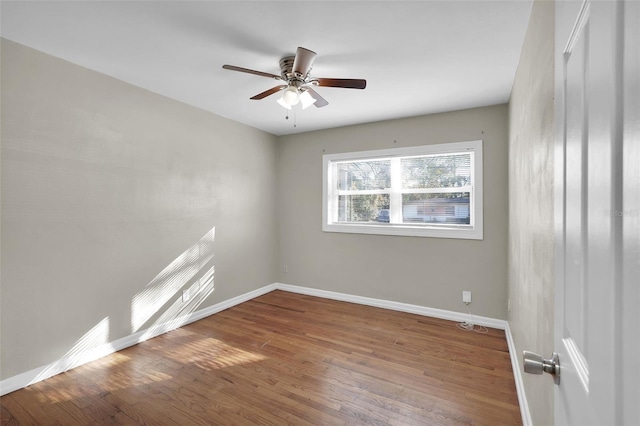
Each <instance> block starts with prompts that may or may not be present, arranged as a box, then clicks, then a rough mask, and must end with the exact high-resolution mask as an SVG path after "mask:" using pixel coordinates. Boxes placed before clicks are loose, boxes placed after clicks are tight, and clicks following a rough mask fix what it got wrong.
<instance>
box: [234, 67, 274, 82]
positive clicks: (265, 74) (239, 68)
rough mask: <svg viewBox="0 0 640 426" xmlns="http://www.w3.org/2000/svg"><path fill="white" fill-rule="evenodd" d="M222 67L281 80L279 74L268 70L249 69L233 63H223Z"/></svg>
mask: <svg viewBox="0 0 640 426" xmlns="http://www.w3.org/2000/svg"><path fill="white" fill-rule="evenodd" d="M222 68H224V69H225V70H230V71H240V72H246V73H247V74H254V75H259V76H262V77H269V78H275V79H276V80H282V77H280V76H279V75H275V74H271V73H268V72H262V71H256V70H250V69H249V68H242V67H236V66H235V65H223V66H222Z"/></svg>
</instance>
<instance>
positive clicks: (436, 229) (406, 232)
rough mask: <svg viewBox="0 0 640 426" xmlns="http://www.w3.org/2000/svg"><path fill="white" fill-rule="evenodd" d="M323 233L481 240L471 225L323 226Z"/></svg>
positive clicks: (338, 224)
mask: <svg viewBox="0 0 640 426" xmlns="http://www.w3.org/2000/svg"><path fill="white" fill-rule="evenodd" d="M322 230H323V231H324V232H342V233H347V234H377V235H398V236H405V237H429V238H453V239H464V240H482V239H483V235H482V230H479V229H474V227H473V226H471V225H452V226H446V225H444V226H411V225H389V224H385V225H375V224H370V223H367V224H366V225H365V224H362V225H359V224H352V223H350V224H342V223H332V224H327V223H325V224H323V225H322Z"/></svg>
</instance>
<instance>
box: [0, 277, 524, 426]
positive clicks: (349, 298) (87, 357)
mask: <svg viewBox="0 0 640 426" xmlns="http://www.w3.org/2000/svg"><path fill="white" fill-rule="evenodd" d="M273 290H283V291H288V292H291V293H299V294H306V295H308V296H317V297H322V298H325V299H332V300H340V301H343V302H351V303H357V304H360V305H367V306H374V307H378V308H384V309H390V310H394V311H400V312H407V313H412V314H417V315H424V316H427V317H434V318H441V319H446V320H450V321H458V322H463V321H468V320H469V314H465V313H462V312H453V311H447V310H443V309H435V308H429V307H426V306H419V305H412V304H409V303H401V302H394V301H390V300H383V299H374V298H371V297H364V296H355V295H351V294H345V293H338V292H334V291H327V290H320V289H315V288H310V287H300V286H295V285H290V284H283V283H273V284H269V285H267V286H264V287H261V288H258V289H256V290H253V291H250V292H248V293H244V294H241V295H239V296H236V297H233V298H231V299H229V300H225V301H223V302H220V303H217V304H215V305H213V306H209V307H207V308H204V309H201V310H199V311H196V312H193V313H191V314H189V315H187V316H185V317H182V318H178V319H176V320H172V321H170V322H168V323H164V324H160V325H156V326H154V327H152V329H146V330H141V331H138V332H137V333H134V334H131V335H129V336H125V337H123V338H121V339H118V340H115V341H113V342H110V343H108V344H104V345H101V346H98V347H96V348H92V349H90V350H89V351H85V352H83V353H82V354H74V355H73V356H72V357H67V358H65V357H63V358H61V359H60V360H58V361H55V362H53V363H51V364H49V365H45V366H43V367H39V368H35V369H33V370H30V371H27V372H24V373H21V374H18V375H16V376H13V377H9V378H8V379H5V380H2V381H0V396H1V395H6V394H8V393H10V392H13V391H16V390H18V389H22V388H24V387H27V386H29V385H32V384H34V383H37V382H39V381H42V380H45V379H48V378H49V377H53V376H55V375H57V374H60V373H63V372H65V371H68V370H70V369H72V368H75V367H79V366H80V365H83V364H86V363H88V362H91V361H94V360H96V359H98V358H102V357H104V356H107V355H110V354H112V353H114V352H117V351H120V350H122V349H125V348H128V347H129V346H133V345H135V344H137V343H140V342H143V341H145V340H148V339H151V338H153V337H156V336H158V335H160V334H163V333H166V332H168V331H171V330H174V329H176V328H178V327H181V326H183V325H186V324H189V323H192V322H194V321H198V320H200V319H202V318H205V317H208V316H210V315H213V314H215V313H218V312H220V311H223V310H225V309H228V308H231V307H233V306H235V305H238V304H240V303H243V302H246V301H248V300H251V299H253V298H256V297H258V296H262V295H263V294H266V293H269V292H271V291H273ZM473 323H474V324H477V325H483V326H485V327H492V328H497V329H500V330H505V334H506V337H507V344H508V346H509V353H510V356H511V366H512V368H513V375H514V378H515V382H516V390H517V393H518V402H519V404H520V412H521V413H522V422H523V425H524V426H530V425H531V424H532V423H531V413H530V412H529V407H528V405H527V400H526V396H525V393H524V386H523V381H522V373H521V372H520V367H519V364H518V359H517V354H516V349H515V346H514V343H513V337H512V336H511V331H510V329H509V323H508V322H507V321H505V320H500V319H495V318H489V317H482V316H477V315H474V316H473Z"/></svg>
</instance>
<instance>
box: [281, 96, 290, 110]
mask: <svg viewBox="0 0 640 426" xmlns="http://www.w3.org/2000/svg"><path fill="white" fill-rule="evenodd" d="M278 103H279V104H280V106H281V107H282V108H285V109H288V110H291V105H289V104H288V103H286V102H285V101H284V100H282V98H280V99H278Z"/></svg>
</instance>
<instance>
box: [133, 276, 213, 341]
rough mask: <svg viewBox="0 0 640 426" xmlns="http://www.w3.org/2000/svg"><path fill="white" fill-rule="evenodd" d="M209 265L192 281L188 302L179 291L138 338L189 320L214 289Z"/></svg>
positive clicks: (153, 335) (158, 332)
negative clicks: (202, 273) (205, 270)
mask: <svg viewBox="0 0 640 426" xmlns="http://www.w3.org/2000/svg"><path fill="white" fill-rule="evenodd" d="M214 268H215V267H213V266H212V267H211V269H209V270H208V271H207V272H206V273H205V274H204V275H203V276H202V278H200V279H199V280H197V281H196V282H194V283H193V284H192V285H191V286H190V287H189V288H188V289H187V291H188V292H189V294H190V299H189V301H188V302H185V301H183V299H182V292H179V293H180V294H178V296H177V297H176V298H175V300H174V302H173V304H172V305H171V306H169V307H168V308H167V309H166V310H165V311H164V312H163V313H162V315H160V317H159V318H158V319H157V320H156V321H155V322H154V323H153V324H152V325H151V326H149V327H148V328H147V329H146V330H144V332H142V336H141V337H140V340H147V339H150V338H152V337H155V336H158V335H160V334H162V333H166V332H167V331H170V330H173V329H176V328H178V327H181V326H183V325H184V324H186V323H187V322H189V316H190V315H191V313H193V312H194V311H195V310H196V309H197V308H198V306H200V304H201V303H202V302H204V300H205V299H206V298H207V297H209V295H210V294H211V293H213V290H214V279H213V278H214V272H215V270H214Z"/></svg>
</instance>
